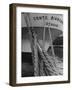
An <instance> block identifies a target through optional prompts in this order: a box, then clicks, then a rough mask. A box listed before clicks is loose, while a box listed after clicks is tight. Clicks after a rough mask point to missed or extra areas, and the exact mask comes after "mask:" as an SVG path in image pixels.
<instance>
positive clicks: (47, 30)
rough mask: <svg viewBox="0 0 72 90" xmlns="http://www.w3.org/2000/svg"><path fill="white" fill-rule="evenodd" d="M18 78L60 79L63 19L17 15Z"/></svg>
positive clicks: (27, 14)
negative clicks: (47, 77)
mask: <svg viewBox="0 0 72 90" xmlns="http://www.w3.org/2000/svg"><path fill="white" fill-rule="evenodd" d="M21 21H22V22H21V25H22V27H21V29H22V30H21V31H22V32H21V34H22V37H21V39H22V40H21V44H22V45H21V46H22V48H21V50H22V52H21V54H22V68H21V69H22V72H21V74H22V75H21V76H22V77H32V76H57V75H63V15H62V14H50V13H49V14H43V13H21Z"/></svg>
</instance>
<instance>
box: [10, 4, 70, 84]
mask: <svg viewBox="0 0 72 90" xmlns="http://www.w3.org/2000/svg"><path fill="white" fill-rule="evenodd" d="M17 7H31V8H49V9H65V10H68V80H67V81H53V82H38V83H16V8H17ZM9 9H10V49H9V50H10V62H9V65H10V69H9V70H10V73H9V84H10V85H11V86H30V85H45V84H59V83H69V82H70V7H65V6H50V5H36V4H17V3H14V4H10V8H9Z"/></svg>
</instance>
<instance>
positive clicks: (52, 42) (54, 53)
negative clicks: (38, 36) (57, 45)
mask: <svg viewBox="0 0 72 90" xmlns="http://www.w3.org/2000/svg"><path fill="white" fill-rule="evenodd" d="M49 35H50V41H51V50H52V55H53V57H54V59H56V58H55V53H54V48H53V41H52V36H51V30H50V27H49Z"/></svg>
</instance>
